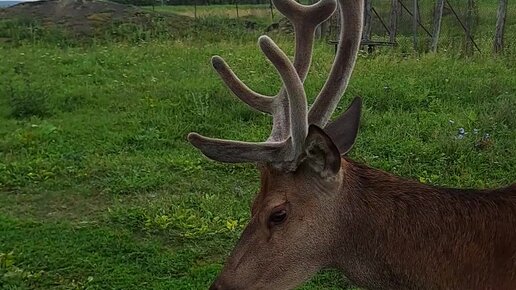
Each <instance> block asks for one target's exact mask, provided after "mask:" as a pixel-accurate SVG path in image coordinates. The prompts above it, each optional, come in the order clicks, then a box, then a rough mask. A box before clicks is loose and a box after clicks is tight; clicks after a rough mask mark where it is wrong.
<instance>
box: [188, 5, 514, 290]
mask: <svg viewBox="0 0 516 290" xmlns="http://www.w3.org/2000/svg"><path fill="white" fill-rule="evenodd" d="M274 5H275V6H276V8H277V9H278V10H279V11H280V12H281V13H283V14H284V15H285V16H286V17H288V18H289V20H290V21H291V22H292V23H293V26H294V29H295V35H296V40H295V55H294V61H293V63H292V62H291V61H290V59H289V58H288V57H287V56H286V55H285V54H284V53H283V52H282V51H281V50H280V49H279V48H278V47H277V46H276V44H275V43H274V42H273V41H272V40H271V39H270V38H268V37H267V36H262V37H260V38H259V41H258V43H259V46H260V48H261V50H262V51H263V53H264V54H265V55H266V56H267V58H268V59H269V60H270V61H271V63H272V64H273V65H274V67H275V68H276V70H277V71H278V73H279V75H280V77H281V79H282V81H283V86H282V88H281V89H280V90H279V92H278V94H276V95H275V96H265V95H262V94H259V93H257V92H255V91H253V90H251V89H250V88H248V87H247V86H246V85H245V84H243V83H242V81H240V80H239V79H238V77H237V76H236V75H235V74H234V73H233V71H232V70H231V69H230V68H229V66H228V65H227V64H226V63H225V62H224V60H223V59H222V58H220V57H218V56H215V57H213V58H212V63H213V67H214V68H215V70H216V71H217V72H218V74H219V75H220V76H221V79H222V80H223V81H224V83H225V84H226V85H227V86H228V87H229V89H230V90H231V91H232V92H233V93H234V94H235V95H236V96H237V97H238V98H240V99H241V100H242V101H243V102H245V103H246V104H248V105H249V106H250V107H252V108H254V109H256V110H258V111H261V112H265V113H268V114H271V115H272V117H273V127H272V131H271V134H270V136H269V138H268V139H267V140H266V141H265V142H261V143H252V142H240V141H232V140H222V139H213V138H208V137H204V136H201V135H199V134H196V133H190V134H189V135H188V140H189V141H190V142H191V143H192V144H193V145H194V146H195V147H197V148H198V149H200V151H201V152H202V153H203V154H204V155H206V156H207V157H209V158H211V159H214V160H217V161H222V162H229V163H238V162H252V163H256V164H257V167H258V169H259V171H260V173H261V188H260V191H259V192H258V194H257V196H256V197H255V200H254V202H253V205H252V209H251V220H250V221H249V224H248V225H247V226H246V228H245V229H244V231H243V233H242V235H241V237H240V240H239V241H238V243H237V245H236V247H235V248H234V249H233V251H232V253H231V255H230V256H229V258H228V259H227V261H226V263H225V266H224V268H223V270H222V272H221V273H220V275H219V277H218V278H217V279H216V281H215V282H214V283H213V284H212V286H211V288H210V289H212V290H224V289H232V290H235V289H237V290H238V289H292V288H294V287H296V286H298V285H299V284H301V283H303V282H304V281H306V280H307V279H309V278H310V277H311V276H313V275H314V274H315V273H316V272H318V271H319V270H321V269H323V268H337V269H339V270H340V271H341V272H342V273H343V274H344V275H345V276H346V277H347V278H348V279H349V280H350V281H352V282H353V283H354V284H356V285H357V286H359V287H363V288H366V289H516V184H513V185H511V186H509V187H507V188H502V189H495V190H472V189H470V190H460V189H449V188H440V187H433V186H429V185H425V184H420V183H418V182H415V181H410V180H406V179H402V178H399V177H396V176H394V175H391V174H389V173H386V172H383V171H380V170H376V169H373V168H369V167H367V166H365V165H362V164H359V163H357V162H354V161H352V160H351V159H349V158H347V157H346V156H344V155H345V154H346V153H347V152H348V151H349V150H350V149H351V147H352V146H353V143H354V141H355V138H356V136H357V132H358V127H359V120H360V110H361V99H360V98H355V99H354V100H353V102H352V104H351V105H350V106H349V108H348V109H347V110H346V111H345V112H344V113H343V114H342V115H341V116H340V117H338V118H337V119H336V120H334V121H332V122H329V119H330V116H331V114H332V113H333V111H334V109H335V108H336V105H337V103H338V102H339V99H340V96H341V95H342V94H343V92H344V90H345V88H346V86H347V84H348V81H349V79H350V75H351V72H352V70H353V67H354V65H355V61H356V57H357V52H358V49H359V45H360V39H361V33H362V23H363V9H364V0H338V5H337V3H336V2H335V0H321V1H319V2H318V3H316V4H314V5H309V6H305V5H301V4H298V3H296V2H295V1H294V0H274ZM337 6H338V9H339V10H340V14H341V18H340V19H341V20H340V21H341V31H340V43H339V46H338V50H337V55H336V57H335V60H334V63H333V66H332V69H331V71H330V73H329V77H328V79H327V81H326V82H325V84H324V86H323V88H322V89H321V91H320V92H319V94H318V95H317V97H316V98H315V101H314V103H313V104H312V106H311V107H310V109H309V110H308V104H307V100H306V94H305V90H304V87H303V82H304V80H305V78H306V75H307V72H308V70H309V66H310V63H311V54H312V46H313V40H314V31H315V29H316V27H317V26H318V25H319V24H320V23H322V22H323V21H325V20H326V19H327V18H328V17H330V16H331V15H332V14H333V13H334V11H335V10H336V9H337Z"/></svg>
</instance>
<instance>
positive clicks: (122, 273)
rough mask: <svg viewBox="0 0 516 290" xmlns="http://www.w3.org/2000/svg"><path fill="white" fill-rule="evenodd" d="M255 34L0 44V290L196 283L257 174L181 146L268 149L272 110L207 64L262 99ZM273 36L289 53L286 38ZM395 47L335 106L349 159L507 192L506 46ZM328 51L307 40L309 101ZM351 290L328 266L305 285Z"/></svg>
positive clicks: (512, 78)
mask: <svg viewBox="0 0 516 290" xmlns="http://www.w3.org/2000/svg"><path fill="white" fill-rule="evenodd" d="M512 21H514V20H512ZM511 23H512V24H511V25H512V26H511V27H514V24H513V22H511ZM258 33H259V32H256V31H251V32H249V31H247V30H246V31H244V32H242V36H241V37H240V38H238V39H234V38H230V37H228V36H225V37H227V38H219V39H217V38H216V37H214V36H210V40H211V41H209V42H205V41H202V40H199V39H191V38H187V39H179V38H178V39H173V40H157V41H148V42H139V43H137V44H129V43H106V44H102V45H87V46H80V45H79V46H73V47H56V45H52V44H49V43H37V44H24V45H19V46H0V56H1V57H0V83H1V84H2V85H1V86H0V288H1V289H206V288H207V287H208V286H209V284H210V283H211V281H213V279H214V278H215V277H216V275H217V273H218V271H219V270H220V269H221V267H222V263H223V261H224V258H225V256H226V255H227V254H228V253H229V251H230V250H231V248H232V246H233V244H234V243H235V241H236V239H237V238H238V236H239V234H240V232H241V230H242V229H243V227H244V226H245V224H246V221H247V220H248V218H249V205H250V203H251V201H252V198H253V195H254V193H255V192H256V191H257V189H258V185H259V184H258V175H257V172H256V170H255V169H254V168H253V167H252V166H250V165H227V164H220V163H217V162H212V161H209V160H207V159H206V158H204V157H203V156H202V155H201V154H200V153H199V152H198V151H196V150H195V149H194V148H193V147H192V146H190V145H189V144H188V143H187V142H186V135H187V134H188V132H191V131H197V132H199V133H201V134H203V135H206V136H213V137H223V138H232V139H238V140H251V141H261V140H263V139H264V138H266V136H267V135H268V133H269V129H270V123H271V120H270V118H269V116H266V115H263V114H260V113H257V112H254V111H251V110H250V109H248V108H247V107H246V106H245V105H244V104H242V103H241V102H239V101H237V100H236V98H234V97H233V96H232V95H231V94H230V92H229V91H228V90H227V89H226V88H225V87H224V86H223V84H222V82H221V81H219V80H218V78H217V75H216V73H215V72H213V71H212V69H211V68H210V65H209V59H210V57H211V56H212V55H214V54H219V55H221V56H223V57H224V58H225V59H226V60H227V61H228V63H230V65H232V67H233V68H234V70H235V71H236V73H237V74H238V75H239V77H240V78H241V79H242V80H244V81H245V82H246V83H247V84H249V86H250V87H252V88H256V89H257V90H258V91H260V92H262V93H266V94H274V93H275V92H276V91H277V89H278V88H279V86H280V81H279V78H278V76H277V75H276V74H275V73H274V72H273V71H274V70H273V69H272V68H271V66H270V65H269V64H268V63H267V61H266V60H265V58H264V57H263V56H262V55H261V53H260V52H259V49H258V48H257V47H256V45H255V41H254V39H255V37H256V36H257V35H258ZM508 33H509V34H510V35H513V34H511V33H514V31H513V32H508ZM273 37H274V38H275V39H278V42H279V45H280V46H281V47H283V48H284V49H285V50H286V51H287V52H288V53H289V54H291V52H292V44H291V40H290V39H287V38H286V37H278V36H277V35H275V36H273ZM200 39H202V38H200ZM248 39H253V40H252V41H247V40H248ZM509 39H514V38H508V40H509ZM479 41H480V42H481V43H480V44H481V45H482V47H486V48H488V47H489V46H490V39H488V38H487V37H486V38H485V39H480V40H479ZM407 43H408V44H407V45H406V46H403V42H402V45H400V47H398V48H396V49H395V50H381V51H378V52H377V53H375V54H372V55H368V54H365V53H364V54H361V55H360V57H359V59H358V63H357V66H356V69H355V72H354V74H353V77H352V80H351V83H350V86H349V88H348V90H347V92H346V93H345V95H344V97H343V99H342V102H341V104H340V106H339V108H338V111H341V110H342V109H344V108H346V107H347V105H348V102H349V101H350V100H351V99H352V98H353V97H354V96H356V95H360V96H362V97H363V99H364V110H363V115H362V120H363V121H362V124H361V129H360V134H359V137H358V141H357V144H356V146H355V148H354V149H353V151H352V153H351V156H352V157H353V158H354V159H356V160H359V161H361V162H364V163H367V164H369V165H371V166H373V167H377V168H381V169H384V170H386V171H389V172H392V173H395V174H398V175H401V176H404V177H407V178H411V179H416V180H420V181H421V182H425V183H430V184H436V185H443V186H452V187H478V188H488V187H489V188H491V187H497V186H504V185H508V184H511V183H514V182H515V180H516V142H514V140H516V130H515V128H516V115H515V114H514V108H516V68H515V65H514V64H515V63H516V50H515V46H514V42H513V41H512V46H511V45H509V48H508V50H507V52H506V53H505V54H504V55H500V56H493V55H491V54H490V53H489V52H488V51H485V52H484V53H482V54H475V55H474V56H472V57H469V58H466V57H463V56H462V55H461V53H459V52H458V51H450V50H449V51H447V52H444V51H442V52H440V53H438V54H427V55H415V54H412V53H407V47H410V41H409V40H407ZM510 43H511V42H510ZM332 57H333V47H331V46H329V45H327V44H325V43H324V42H319V43H317V44H316V47H315V55H314V63H313V66H312V68H311V71H310V74H309V78H308V80H307V81H306V90H307V94H308V95H309V96H310V97H311V98H310V99H312V97H313V96H314V95H316V93H317V92H318V90H319V89H320V87H321V86H322V83H323V81H324V80H325V78H326V76H327V74H328V70H329V68H330V65H331V61H332ZM337 113H338V112H337ZM461 130H464V131H465V134H460V133H459V131H461ZM348 287H351V286H350V285H348V283H347V282H346V280H345V278H341V277H340V275H339V274H338V273H335V272H333V271H325V272H323V273H321V274H320V275H318V276H317V277H315V278H314V279H313V280H312V281H310V282H309V283H307V284H306V285H305V286H303V287H302V288H301V289H347V288H348Z"/></svg>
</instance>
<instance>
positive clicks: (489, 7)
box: [156, 0, 516, 52]
mask: <svg viewBox="0 0 516 290" xmlns="http://www.w3.org/2000/svg"><path fill="white" fill-rule="evenodd" d="M159 1H161V0H159ZM184 1H185V2H184V3H190V5H174V6H162V7H159V6H158V7H156V10H157V11H160V10H162V11H163V10H167V11H170V12H174V13H178V14H182V15H187V16H191V17H196V18H199V17H208V16H220V17H228V18H249V19H254V20H260V21H265V22H270V24H271V25H273V26H274V25H276V26H278V23H279V24H281V17H282V16H281V14H280V13H279V12H278V11H277V10H276V9H275V8H274V6H273V5H272V3H271V1H270V0H248V1H242V0H234V1H232V2H231V4H219V3H223V2H222V1H223V0H219V1H218V2H217V1H213V0H184ZM369 1H370V2H369V3H370V6H369V7H366V8H369V9H366V11H370V15H369V16H368V15H366V19H367V17H370V22H369V23H366V24H365V34H364V37H363V38H364V39H365V40H366V41H369V42H377V43H395V44H396V45H400V46H403V47H405V46H406V47H407V48H409V47H411V48H413V49H415V50H417V51H428V50H433V49H434V48H435V49H437V48H440V49H448V48H450V49H451V48H452V47H460V48H461V49H464V50H466V51H469V52H474V51H492V50H493V42H494V39H495V31H496V26H497V18H498V15H497V12H498V8H499V1H500V0H369ZM439 1H441V2H442V3H443V7H442V18H441V21H440V27H439V31H438V38H436V37H434V35H436V31H435V16H436V9H438V6H437V4H438V2H439ZM301 2H302V3H304V4H312V3H314V2H316V0H303V1H301ZM160 3H161V2H160ZM167 3H170V2H163V4H167ZM226 3H227V2H226ZM416 3H417V7H416V5H415V4H416ZM191 4H194V5H191ZM505 19H506V20H505V29H504V37H503V39H504V48H505V50H509V51H516V2H515V1H511V2H510V3H508V4H507V9H506V17H505ZM339 29H340V28H339V27H338V20H337V16H334V17H333V18H332V19H330V20H329V21H328V22H327V23H325V25H323V27H321V33H322V35H323V36H326V38H327V39H329V40H335V41H337V39H336V37H337V33H338V30H339ZM433 38H434V40H433ZM435 41H437V42H436V43H435V44H434V43H433V42H435ZM434 46H435V47H434Z"/></svg>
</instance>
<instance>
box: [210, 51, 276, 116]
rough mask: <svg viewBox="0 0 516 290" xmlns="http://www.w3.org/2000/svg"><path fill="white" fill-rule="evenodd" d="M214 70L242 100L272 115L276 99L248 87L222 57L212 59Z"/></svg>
mask: <svg viewBox="0 0 516 290" xmlns="http://www.w3.org/2000/svg"><path fill="white" fill-rule="evenodd" d="M211 62H212V65H213V68H214V69H215V70H216V71H217V73H218V74H219V76H220V78H221V79H222V81H224V83H225V84H226V86H228V88H229V89H230V90H231V91H232V92H233V94H235V95H236V96H237V97H238V98H239V99H240V100H242V101H243V102H244V103H246V104H248V105H249V106H250V107H251V108H254V109H256V110H258V111H260V112H264V113H269V114H272V102H273V100H274V98H272V97H269V96H265V95H262V94H259V93H257V92H254V91H253V90H251V89H250V88H249V87H248V86H246V85H245V84H244V83H243V82H242V81H241V80H240V79H239V78H238V77H237V76H236V75H235V73H234V72H233V70H231V68H230V67H229V66H228V65H227V63H226V62H225V61H224V59H222V58H221V57H220V56H217V55H216V56H213V57H212V58H211Z"/></svg>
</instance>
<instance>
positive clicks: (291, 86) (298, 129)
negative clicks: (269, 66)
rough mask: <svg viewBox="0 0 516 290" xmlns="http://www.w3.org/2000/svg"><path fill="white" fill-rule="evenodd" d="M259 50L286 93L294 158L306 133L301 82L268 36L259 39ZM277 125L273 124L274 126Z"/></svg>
mask: <svg viewBox="0 0 516 290" xmlns="http://www.w3.org/2000/svg"><path fill="white" fill-rule="evenodd" d="M259 44H260V48H261V49H262V51H263V53H264V54H265V55H266V56H267V58H269V60H270V61H271V62H272V63H273V64H274V66H275V67H276V69H277V70H278V73H279V74H280V75H281V79H282V80H283V84H284V86H285V89H286V91H287V96H288V100H289V105H288V106H285V107H287V108H289V115H290V136H292V142H293V149H294V152H293V154H294V156H297V154H298V153H300V150H301V147H302V146H303V142H304V140H305V138H306V134H307V132H308V119H307V106H308V105H307V103H306V102H307V101H306V94H305V89H304V87H303V82H302V81H301V79H300V78H299V75H298V73H297V71H296V69H295V68H294V66H293V64H292V62H290V60H289V59H288V57H287V56H286V55H285V53H283V51H282V50H281V49H280V48H279V47H278V46H277V45H276V44H275V43H274V41H273V40H272V39H270V38H269V37H268V36H265V35H263V36H261V37H260V39H259ZM276 125H277V124H276V123H274V126H276Z"/></svg>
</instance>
